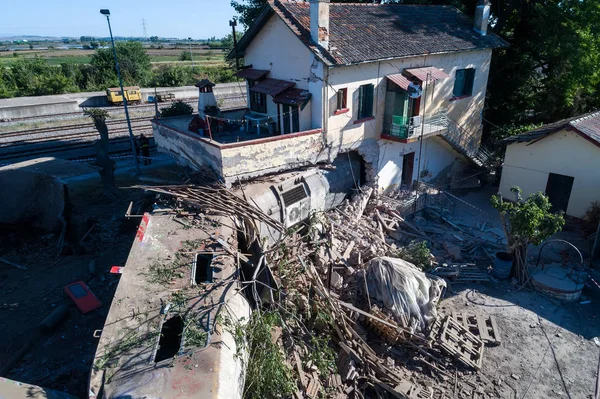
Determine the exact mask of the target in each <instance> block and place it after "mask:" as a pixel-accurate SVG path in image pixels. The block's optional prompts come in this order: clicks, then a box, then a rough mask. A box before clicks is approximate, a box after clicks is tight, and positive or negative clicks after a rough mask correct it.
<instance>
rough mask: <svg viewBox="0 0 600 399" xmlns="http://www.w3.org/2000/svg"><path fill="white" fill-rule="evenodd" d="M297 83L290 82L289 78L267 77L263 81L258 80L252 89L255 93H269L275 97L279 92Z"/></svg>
mask: <svg viewBox="0 0 600 399" xmlns="http://www.w3.org/2000/svg"><path fill="white" fill-rule="evenodd" d="M295 84H296V83H294V82H289V81H287V80H279V79H265V80H263V81H260V82H258V83H257V84H256V85H255V86H254V87H252V88H251V89H250V91H253V92H255V93H263V94H268V95H270V96H273V97H275V96H276V95H278V94H279V93H281V92H283V91H285V90H287V89H289V88H290V87H292V86H294V85H295Z"/></svg>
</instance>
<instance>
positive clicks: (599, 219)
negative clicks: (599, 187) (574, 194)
mask: <svg viewBox="0 0 600 399" xmlns="http://www.w3.org/2000/svg"><path fill="white" fill-rule="evenodd" d="M583 218H584V219H585V221H586V222H588V223H589V224H591V225H592V227H593V228H596V227H597V226H598V224H599V223H600V201H594V202H592V203H591V204H590V206H589V207H588V209H587V210H586V211H585V215H584V217H583Z"/></svg>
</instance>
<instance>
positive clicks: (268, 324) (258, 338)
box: [220, 312, 296, 399]
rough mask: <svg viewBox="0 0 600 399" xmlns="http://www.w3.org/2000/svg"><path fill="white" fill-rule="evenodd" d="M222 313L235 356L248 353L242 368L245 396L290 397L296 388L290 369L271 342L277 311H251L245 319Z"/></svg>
mask: <svg viewBox="0 0 600 399" xmlns="http://www.w3.org/2000/svg"><path fill="white" fill-rule="evenodd" d="M244 321H245V320H243V319H242V320H241V322H237V321H234V320H233V318H232V317H222V318H221V319H220V323H221V325H222V326H223V328H224V329H225V331H227V332H229V333H231V334H232V335H233V337H234V339H235V342H236V347H237V354H236V355H237V356H239V357H243V356H244V353H245V352H247V353H248V354H249V361H248V367H247V368H246V383H245V386H244V398H245V399H268V398H287V397H291V396H292V394H293V393H294V392H295V391H296V384H295V382H294V379H293V376H292V371H291V370H290V368H289V367H288V366H287V364H286V362H285V356H284V353H283V352H282V351H281V349H280V348H279V345H278V344H277V343H276V342H273V339H272V337H271V331H272V330H273V329H274V328H275V327H279V326H281V316H280V315H279V313H277V312H266V313H262V314H261V313H259V312H254V313H252V316H251V317H250V320H249V321H248V323H246V324H243V323H244Z"/></svg>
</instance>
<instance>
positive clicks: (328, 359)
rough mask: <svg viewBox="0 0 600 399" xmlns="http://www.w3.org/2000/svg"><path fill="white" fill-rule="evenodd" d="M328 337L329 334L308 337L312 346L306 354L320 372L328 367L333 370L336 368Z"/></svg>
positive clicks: (334, 356) (333, 352)
mask: <svg viewBox="0 0 600 399" xmlns="http://www.w3.org/2000/svg"><path fill="white" fill-rule="evenodd" d="M329 339H330V338H329V336H324V335H312V336H311V337H310V345H311V346H312V348H310V350H309V351H308V356H309V358H310V359H311V360H312V361H313V363H314V364H315V366H317V368H318V369H319V372H321V373H325V372H327V370H329V369H334V370H335V368H336V366H335V358H336V355H335V351H334V350H333V348H331V347H330V346H329Z"/></svg>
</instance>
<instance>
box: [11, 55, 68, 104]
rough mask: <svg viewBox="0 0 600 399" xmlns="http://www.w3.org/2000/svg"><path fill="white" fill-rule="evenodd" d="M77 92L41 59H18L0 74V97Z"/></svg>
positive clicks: (65, 79)
mask: <svg viewBox="0 0 600 399" xmlns="http://www.w3.org/2000/svg"><path fill="white" fill-rule="evenodd" d="M73 91H77V86H76V85H75V84H74V82H73V81H71V80H70V79H69V78H67V76H65V74H64V73H63V71H62V70H60V69H57V68H54V67H51V66H49V65H48V64H47V63H46V62H45V60H43V59H41V58H37V57H35V58H20V59H18V60H16V61H14V62H13V63H12V64H11V66H10V68H2V71H1V72H0V97H12V96H15V95H20V96H44V95H49V94H63V93H68V92H73Z"/></svg>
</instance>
